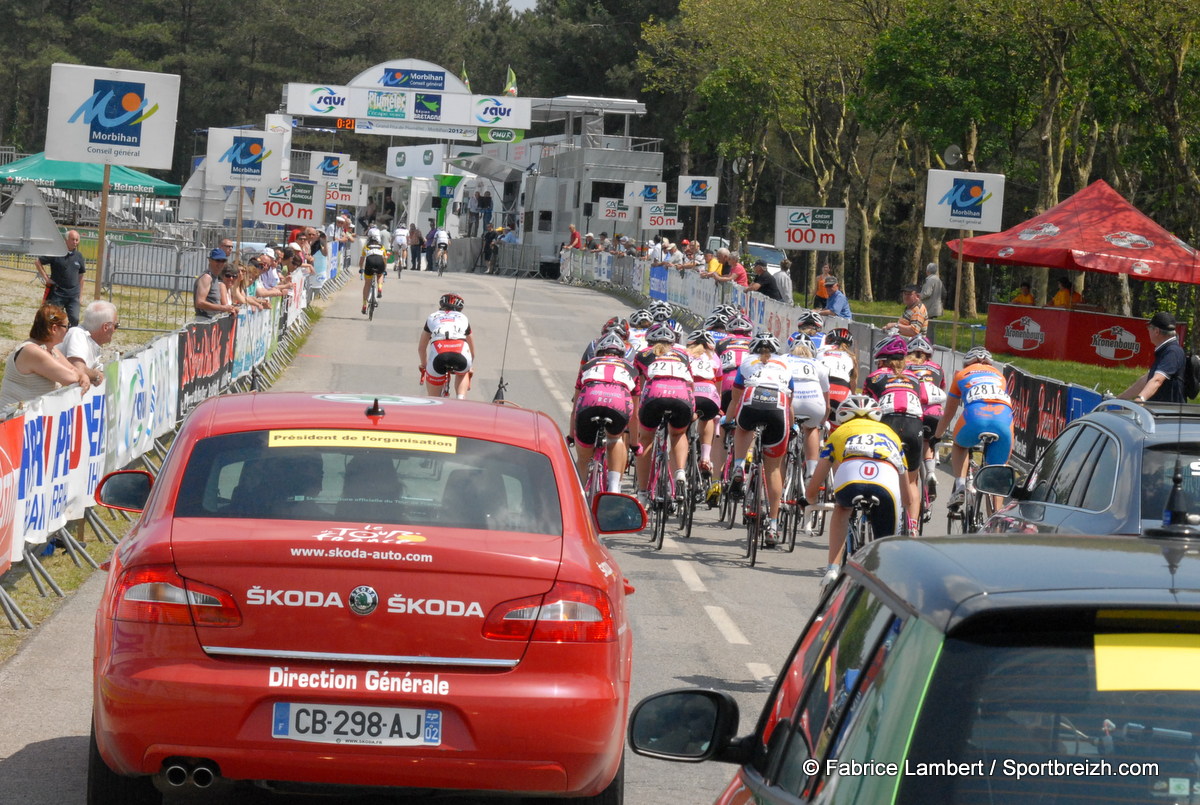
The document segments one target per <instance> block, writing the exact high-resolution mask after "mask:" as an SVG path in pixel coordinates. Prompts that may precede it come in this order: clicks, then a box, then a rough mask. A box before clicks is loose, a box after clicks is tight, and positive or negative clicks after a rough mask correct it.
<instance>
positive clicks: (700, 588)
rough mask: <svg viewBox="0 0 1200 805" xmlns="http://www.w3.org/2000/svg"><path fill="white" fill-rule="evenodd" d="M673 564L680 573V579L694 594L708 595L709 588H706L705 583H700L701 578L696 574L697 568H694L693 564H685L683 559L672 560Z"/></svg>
mask: <svg viewBox="0 0 1200 805" xmlns="http://www.w3.org/2000/svg"><path fill="white" fill-rule="evenodd" d="M671 564H673V565H675V569H676V570H677V571H679V576H680V578H682V579H683V583H684V584H686V585H687V588H688V589H689V590H691V591H692V592H694V593H706V592H708V588H707V587H705V586H704V582H702V581H700V576H699V575H698V574H697V573H696V568H694V567H692V563H691V562H685V561H683V560H682V559H672V560H671Z"/></svg>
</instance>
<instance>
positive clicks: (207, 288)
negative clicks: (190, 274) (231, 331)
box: [192, 248, 237, 319]
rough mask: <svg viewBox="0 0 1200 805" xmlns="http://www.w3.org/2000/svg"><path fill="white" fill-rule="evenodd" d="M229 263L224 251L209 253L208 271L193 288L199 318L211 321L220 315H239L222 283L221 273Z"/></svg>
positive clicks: (193, 300) (194, 303)
mask: <svg viewBox="0 0 1200 805" xmlns="http://www.w3.org/2000/svg"><path fill="white" fill-rule="evenodd" d="M228 262H229V256H228V255H226V254H225V251H224V250H223V249H220V248H217V249H213V250H212V251H211V252H209V253H208V270H207V271H205V272H204V273H203V274H201V275H200V276H199V277H196V284H195V286H194V287H193V288H192V306H193V307H194V308H195V310H196V316H197V318H201V319H211V318H213V317H214V316H216V315H217V314H218V313H237V306H235V305H233V304H231V303H230V299H229V291H228V290H227V289H226V288H225V286H224V285H223V284H222V283H221V272H223V271H224V270H225V266H226V264H227V263H228Z"/></svg>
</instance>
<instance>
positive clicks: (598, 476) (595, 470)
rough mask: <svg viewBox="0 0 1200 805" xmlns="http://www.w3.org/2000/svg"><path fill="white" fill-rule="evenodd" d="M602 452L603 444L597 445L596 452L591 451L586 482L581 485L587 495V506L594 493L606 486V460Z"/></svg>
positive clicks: (602, 490) (590, 503)
mask: <svg viewBox="0 0 1200 805" xmlns="http://www.w3.org/2000/svg"><path fill="white" fill-rule="evenodd" d="M604 453H605V449H604V446H603V445H601V446H599V447H597V448H596V452H594V453H592V460H591V461H589V462H588V473H587V483H585V484H584V485H583V493H584V495H586V496H587V502H588V506H591V505H592V502H593V501H594V500H595V499H596V495H598V494H600V493H601V492H604V491H605V490H607V488H608V471H607V467H606V464H607V462H606V461H605V455H604Z"/></svg>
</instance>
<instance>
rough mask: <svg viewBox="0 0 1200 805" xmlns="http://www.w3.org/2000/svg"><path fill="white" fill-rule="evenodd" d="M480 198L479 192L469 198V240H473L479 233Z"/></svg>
mask: <svg viewBox="0 0 1200 805" xmlns="http://www.w3.org/2000/svg"><path fill="white" fill-rule="evenodd" d="M479 198H480V196H479V191H478V190H476V191H475V192H474V193H472V194H471V195H469V196H467V237H469V238H473V237H475V236H476V235H477V234H478V233H479ZM485 234H486V233H485Z"/></svg>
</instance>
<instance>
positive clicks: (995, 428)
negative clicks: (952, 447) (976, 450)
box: [954, 406, 1013, 464]
mask: <svg viewBox="0 0 1200 805" xmlns="http://www.w3.org/2000/svg"><path fill="white" fill-rule="evenodd" d="M1001 408H1002V412H1001V413H999V414H991V415H989V416H986V417H974V416H968V415H967V414H968V412H969V411H970V409H967V411H964V412H963V415H962V416H961V417H959V418H958V425H957V426H955V428H954V443H955V444H956V445H958V446H959V447H965V448H967V449H968V450H969V449H970V448H972V447H974V446H975V445H977V444H979V435H980V434H982V433H994V434H996V435H997V436H999V437H1000V438H999V439H998V440H997V441H994V442H992V443H991V444H989V445H988V446H987V448H986V449H984V451H983V463H984V464H1007V463H1008V459H1009V456H1011V455H1012V439H1013V428H1012V409H1010V408H1008V407H1006V406H1001Z"/></svg>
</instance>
